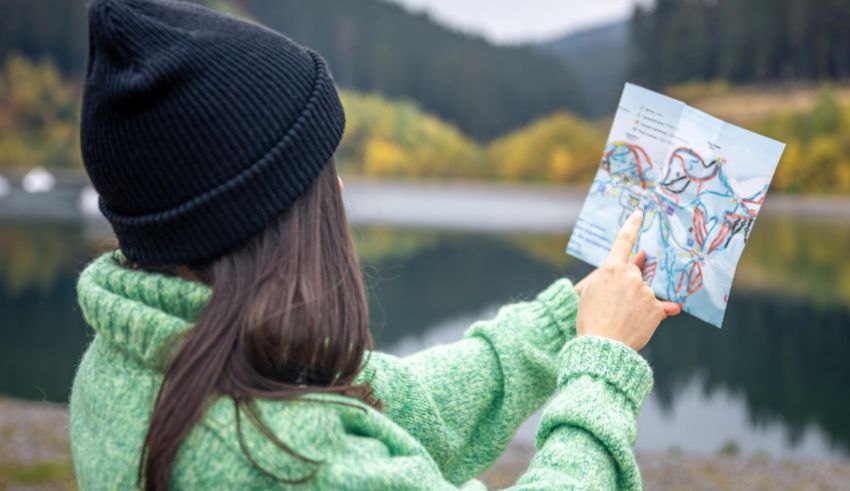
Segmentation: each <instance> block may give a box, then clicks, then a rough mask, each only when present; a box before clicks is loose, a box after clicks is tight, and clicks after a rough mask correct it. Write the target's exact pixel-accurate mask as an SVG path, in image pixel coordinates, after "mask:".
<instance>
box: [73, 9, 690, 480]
mask: <svg viewBox="0 0 850 491" xmlns="http://www.w3.org/2000/svg"><path fill="white" fill-rule="evenodd" d="M89 21H90V54H89V63H88V67H87V72H86V82H85V92H84V100H83V118H82V130H81V140H82V149H83V156H84V161H85V165H86V169H87V171H88V173H89V175H90V177H91V180H92V182H93V184H94V186H95V188H96V189H97V190H98V192H99V193H100V207H101V210H102V211H103V214H104V215H105V216H106V218H107V219H108V220H109V221H110V223H111V224H112V226H113V229H114V231H115V234H116V236H117V237H118V240H119V244H120V251H116V252H114V253H110V254H106V255H104V256H102V257H100V258H99V259H96V260H95V261H94V262H93V263H92V264H91V265H89V266H88V267H87V268H86V270H85V271H84V272H83V273H82V275H81V277H80V280H79V286H78V293H79V301H80V305H81V308H82V311H83V314H84V316H85V318H86V320H87V321H88V323H89V324H90V325H91V326H92V327H93V328H94V330H95V333H96V334H95V337H94V340H93V342H92V344H91V346H90V347H89V348H88V350H87V351H86V354H85V355H84V357H83V359H82V362H81V364H80V367H79V370H78V373H77V376H76V379H75V381H74V387H73V391H72V395H71V424H70V432H71V440H72V450H73V456H74V463H75V468H76V475H77V480H78V483H79V485H80V487H81V488H82V489H98V488H116V487H117V488H133V487H138V486H140V487H143V488H145V489H170V488H179V489H205V488H223V489H259V488H277V487H280V488H288V487H293V488H294V487H301V488H304V489H423V490H424V489H428V490H430V489H456V488H458V487H460V488H462V489H483V485H482V484H481V483H480V482H478V481H475V480H473V479H474V478H475V477H476V476H477V475H478V474H480V473H481V472H482V471H483V470H484V469H486V468H487V467H488V466H489V465H490V464H491V463H492V462H493V461H494V460H495V459H496V458H497V457H498V456H499V454H500V453H501V452H502V451H503V450H504V448H505V446H506V445H507V443H508V442H509V440H510V439H511V436H512V435H513V433H514V431H515V430H516V428H517V427H518V426H519V424H520V423H521V422H522V421H523V420H524V419H525V418H527V417H528V416H529V415H530V414H531V413H532V412H533V411H535V410H536V409H537V408H538V407H540V406H541V405H542V404H543V402H544V401H546V400H547V399H548V398H549V397H550V396H552V395H553V394H554V398H553V400H552V402H551V404H549V406H548V407H547V408H546V409H545V411H544V413H543V418H542V421H541V423H540V428H539V430H538V435H537V439H538V450H537V454H536V456H535V458H534V460H533V461H532V463H531V465H530V467H529V470H528V472H527V473H526V474H525V475H523V476H522V478H521V479H520V481H519V483H518V484H517V488H520V489H574V488H581V489H603V488H612V489H613V488H627V489H635V488H639V487H640V477H639V473H638V468H637V466H636V464H635V460H634V456H633V453H632V445H633V443H634V439H635V414H636V412H637V410H638V407H639V406H640V404H641V402H642V401H643V399H644V397H645V396H646V394H647V392H648V391H649V389H650V386H651V383H652V378H651V371H650V369H649V366H648V365H647V364H646V362H645V361H644V360H643V359H642V358H641V357H640V356H639V355H638V354H637V353H636V351H635V350H637V349H640V348H641V347H642V346H644V345H645V344H646V343H647V341H648V340H649V338H650V337H651V336H652V333H653V332H654V330H655V328H656V327H657V325H658V324H659V322H660V321H661V320H662V319H663V318H664V317H665V316H666V315H671V314H676V313H678V307H677V306H675V305H671V304H666V303H662V302H659V301H658V300H656V299H655V297H654V296H653V295H652V292H651V291H650V290H649V288H648V287H646V286H645V285H644V284H643V283H642V281H641V279H640V270H639V265H640V261H641V260H642V257H643V256H642V255H638V256H637V257H636V259H635V261H633V262H632V263H631V264H630V263H629V262H628V257H629V254H630V252H631V250H632V248H633V245H634V241H635V234H636V230H637V228H638V227H639V224H640V219H641V218H640V215H639V214H637V215H635V216H632V217H631V218H630V219H629V221H628V222H627V223H626V225H625V227H624V229H623V232H622V233H621V236H620V237H619V238H618V240H617V242H616V244H615V245H614V248H613V250H612V253H611V258H610V259H609V261H608V263H606V266H605V267H603V268H600V269H599V270H597V271H596V272H595V273H594V274H592V275H591V276H590V277H589V278H587V279H585V280H583V281H582V282H581V283H579V285H578V286H577V288H576V289H574V288H573V287H572V286H571V284H570V283H569V282H568V281H567V280H560V281H557V282H556V283H555V284H553V285H552V286H550V287H549V288H548V289H547V290H545V291H544V292H543V293H541V294H540V295H539V296H538V297H537V298H536V299H535V300H533V301H530V302H525V303H519V304H514V305H509V306H507V307H504V308H503V309H502V310H501V311H500V312H499V314H498V315H497V316H496V318H494V319H492V320H489V321H484V322H479V323H476V324H475V325H473V326H472V327H471V328H470V330H469V331H468V332H467V334H466V335H465V337H464V339H463V340H460V341H458V342H457V343H454V344H450V345H447V346H438V347H435V348H432V349H430V350H426V351H424V352H422V353H419V354H417V355H414V356H411V357H408V358H404V359H399V358H395V357H392V356H388V355H384V354H380V353H374V352H370V351H368V350H369V349H370V347H371V339H370V336H369V330H368V324H367V319H368V316H367V310H366V300H365V294H364V289H363V285H362V281H361V277H360V270H359V266H358V264H357V259H356V257H355V254H354V251H353V248H352V244H351V238H350V236H349V232H348V228H347V223H346V218H345V213H344V209H343V205H342V201H341V197H340V185H339V183H338V181H337V176H336V171H335V168H334V164H333V153H334V151H335V149H336V147H337V145H338V143H339V140H340V137H341V135H342V131H343V127H344V115H343V111H342V107H341V105H340V102H339V99H338V97H337V94H336V90H335V88H334V85H333V82H332V80H331V78H330V75H329V73H328V71H327V68H326V66H325V64H324V61H323V60H322V59H321V58H320V57H319V56H318V55H316V54H315V53H313V52H312V51H309V50H307V49H305V48H302V47H300V46H298V45H296V44H295V43H293V42H292V41H290V40H289V39H287V38H285V37H283V36H281V35H279V34H277V33H274V32H272V31H270V30H267V29H265V28H262V27H260V26H257V25H254V24H250V23H247V22H243V21H239V20H236V19H232V18H229V17H224V16H221V15H218V14H216V13H213V12H211V11H209V10H206V9H203V8H200V7H197V6H194V5H191V4H187V3H180V2H173V1H166V0H159V1H155V0H114V1H111V0H97V1H94V2H92V3H91V6H90V11H89ZM578 293H580V294H581V300H579V298H578V295H577V294H578ZM612 299H616V301H612Z"/></svg>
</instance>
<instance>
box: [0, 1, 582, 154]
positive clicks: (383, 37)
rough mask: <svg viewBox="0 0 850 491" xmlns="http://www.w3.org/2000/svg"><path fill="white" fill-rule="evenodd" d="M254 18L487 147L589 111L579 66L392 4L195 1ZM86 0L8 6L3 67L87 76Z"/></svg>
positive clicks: (345, 79)
mask: <svg viewBox="0 0 850 491" xmlns="http://www.w3.org/2000/svg"><path fill="white" fill-rule="evenodd" d="M193 1H195V2H197V3H203V4H205V5H207V6H210V7H212V8H215V9H218V10H220V11H224V12H226V13H231V14H237V15H243V16H247V17H251V18H253V19H255V20H257V21H259V22H261V23H263V24H266V25H268V26H269V27H272V28H274V29H277V30H279V31H281V32H283V33H285V34H287V35H289V36H290V37H292V38H294V39H295V40H297V41H299V42H301V43H303V44H306V45H308V46H310V47H312V48H314V49H316V50H317V51H319V52H320V53H322V54H323V55H324V56H325V57H326V58H327V59H328V61H329V62H330V65H331V70H332V72H333V74H334V77H335V79H336V81H337V83H338V84H339V85H341V86H342V87H346V88H350V89H354V90H357V91H361V92H377V93H380V94H383V95H385V96H387V97H390V98H406V99H411V100H414V101H416V102H417V103H418V105H419V106H421V107H422V108H423V109H425V110H427V111H428V112H430V113H433V114H435V115H437V116H439V117H440V118H442V119H445V120H446V121H449V122H452V123H454V124H455V125H457V126H458V127H459V128H461V129H462V130H463V131H464V133H466V134H468V135H471V136H472V137H474V138H475V139H476V140H479V141H486V140H490V139H493V138H495V137H497V136H501V135H503V134H506V133H509V132H510V131H512V130H514V129H517V128H520V127H522V126H524V125H526V124H528V123H529V122H531V121H533V120H535V119H537V118H540V117H542V116H548V115H550V114H552V113H555V112H559V111H564V110H567V111H570V112H573V113H577V114H582V115H583V114H586V111H585V109H586V107H585V105H586V99H587V98H586V95H585V93H584V91H583V89H582V87H581V83H580V82H579V76H578V74H577V73H576V71H575V70H574V69H572V68H571V67H570V66H568V65H566V64H558V63H552V61H551V59H550V58H549V57H548V56H546V55H544V54H542V53H540V52H539V51H538V50H536V49H535V48H534V47H530V46H515V47H502V46H495V45H493V44H490V43H489V42H487V41H485V40H484V39H483V38H480V37H475V36H472V35H469V34H464V33H461V32H458V31H455V30H452V29H450V28H448V27H445V26H443V25H441V24H439V23H437V22H435V21H433V20H432V19H431V18H430V17H429V16H428V15H426V14H421V13H413V12H410V11H408V10H406V9H405V8H404V7H402V6H400V5H398V4H395V3H390V2H388V1H385V0H309V1H308V0H193ZM86 4H87V2H86V0H2V1H0V64H2V62H3V61H4V60H5V59H6V58H7V56H9V55H10V54H12V53H20V54H23V55H24V56H26V57H27V58H29V59H32V60H38V59H42V58H51V59H53V60H54V61H55V62H56V63H57V65H58V66H59V67H60V68H61V70H62V72H63V74H65V75H70V76H72V77H74V78H80V77H81V76H82V73H83V71H84V68H85V59H86V50H87V48H86V40H87V34H86V15H85V9H86Z"/></svg>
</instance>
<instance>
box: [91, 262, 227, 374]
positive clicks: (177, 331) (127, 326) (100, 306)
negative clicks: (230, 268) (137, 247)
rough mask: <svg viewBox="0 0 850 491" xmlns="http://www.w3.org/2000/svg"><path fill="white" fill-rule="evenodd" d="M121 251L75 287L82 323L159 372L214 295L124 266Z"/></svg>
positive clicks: (204, 288)
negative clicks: (177, 339) (174, 347)
mask: <svg viewBox="0 0 850 491" xmlns="http://www.w3.org/2000/svg"><path fill="white" fill-rule="evenodd" d="M125 263H126V258H125V257H124V256H123V255H122V254H121V253H120V252H118V251H116V252H111V253H106V254H104V255H102V256H100V257H99V258H97V259H95V260H94V261H93V262H92V263H91V264H89V265H88V266H87V267H86V268H85V270H83V272H82V274H81V275H80V279H79V281H78V282H77V298H78V301H79V304H80V308H81V310H82V313H83V317H84V318H85V320H86V322H88V324H89V325H90V326H91V327H92V329H94V330H95V332H97V334H98V337H99V339H102V340H103V341H102V342H105V343H107V344H109V345H110V348H112V349H114V350H117V351H118V352H121V353H123V354H125V355H126V356H127V357H128V358H129V359H131V360H134V361H136V362H138V363H139V364H141V365H143V366H145V367H148V368H153V369H157V370H161V369H162V368H163V367H164V364H165V360H166V359H167V356H168V354H169V352H168V349H167V348H168V347H173V346H175V345H178V344H177V343H173V342H172V341H173V340H174V339H175V337H179V336H180V335H181V334H183V333H185V332H186V331H188V330H189V329H190V328H191V327H192V324H193V322H194V321H195V320H196V319H197V317H198V315H200V313H201V311H202V310H203V309H204V307H205V306H206V304H207V302H208V301H209V298H210V295H211V293H212V290H211V289H210V288H209V287H207V286H206V285H203V284H201V283H196V282H191V281H186V280H183V279H181V278H177V277H171V276H165V275H161V274H156V273H149V272H145V271H138V270H132V269H129V268H127V267H125V266H124V264H125Z"/></svg>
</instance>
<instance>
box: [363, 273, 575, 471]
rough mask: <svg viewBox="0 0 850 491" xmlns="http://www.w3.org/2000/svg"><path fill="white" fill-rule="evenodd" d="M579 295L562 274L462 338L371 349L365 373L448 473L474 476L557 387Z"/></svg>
mask: <svg viewBox="0 0 850 491" xmlns="http://www.w3.org/2000/svg"><path fill="white" fill-rule="evenodd" d="M577 305H578V297H577V295H576V293H575V291H574V289H573V286H572V284H571V283H570V282H569V281H568V280H559V281H557V282H555V283H554V284H553V285H551V286H550V287H549V288H547V289H546V290H545V291H543V292H542V293H541V294H540V295H538V296H537V298H536V299H535V300H533V301H530V302H521V303H516V304H512V305H508V306H506V307H503V308H502V309H501V310H500V311H499V313H498V314H497V315H496V317H495V318H494V319H492V320H489V321H481V322H478V323H475V324H474V325H473V326H472V327H471V328H470V329H469V330H468V331H467V333H466V335H465V336H464V339H462V340H461V341H459V342H456V343H453V344H449V345H444V346H437V347H434V348H431V349H428V350H425V351H423V352H420V353H417V354H415V355H412V356H410V357H407V358H403V359H399V358H396V357H392V356H388V355H384V354H380V353H372V354H371V355H370V360H369V362H368V363H367V365H366V367H365V368H364V371H363V374H362V375H361V379H360V380H361V381H368V382H369V383H370V384H371V385H372V387H373V389H374V391H375V395H376V396H377V397H378V398H379V399H381V400H382V402H383V404H384V414H385V415H386V416H387V417H389V418H390V419H392V420H393V421H394V422H396V423H397V424H398V425H400V426H402V427H403V428H404V429H405V430H407V431H408V432H409V433H410V434H411V435H413V436H414V437H415V438H416V439H417V440H419V441H420V442H421V443H422V444H423V446H424V447H425V448H426V449H427V450H428V452H429V453H430V455H431V456H432V458H433V459H434V460H435V461H436V462H437V464H438V466H439V467H440V470H441V472H442V473H443V475H444V476H445V477H446V479H447V480H448V481H450V482H452V483H455V484H459V483H462V482H466V481H468V480H469V479H471V478H474V477H475V476H477V475H478V474H480V473H481V472H482V471H484V470H485V469H486V468H487V467H489V466H490V465H491V464H492V463H493V462H494V461H495V460H496V459H497V458H498V457H499V455H501V454H502V452H503V451H504V449H505V448H506V446H507V444H508V443H509V442H510V440H511V438H512V437H513V434H514V432H515V431H516V429H517V428H518V427H519V425H520V424H521V423H522V422H523V421H524V420H525V419H527V418H528V416H530V415H531V414H532V413H533V412H534V411H535V410H537V409H538V408H539V407H540V406H541V405H542V404H543V403H544V402H545V401H546V400H547V399H548V398H549V397H550V396H551V395H552V393H553V392H554V390H555V386H556V379H557V374H558V366H559V353H560V352H561V349H562V348H563V346H564V344H565V343H566V341H567V340H569V339H572V338H573V337H574V336H575V316H576V310H577Z"/></svg>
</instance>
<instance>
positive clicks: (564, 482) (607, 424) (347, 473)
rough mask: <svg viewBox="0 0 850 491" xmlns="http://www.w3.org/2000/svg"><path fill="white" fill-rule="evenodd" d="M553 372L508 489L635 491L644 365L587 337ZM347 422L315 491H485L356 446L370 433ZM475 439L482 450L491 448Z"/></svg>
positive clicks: (647, 377)
mask: <svg viewBox="0 0 850 491" xmlns="http://www.w3.org/2000/svg"><path fill="white" fill-rule="evenodd" d="M559 365H560V369H559V375H558V387H559V391H558V393H557V395H556V396H555V397H554V398H553V399H552V401H551V402H550V404H549V405H548V406H547V407H546V409H545V410H544V411H543V418H542V419H541V422H540V425H539V427H538V431H537V452H536V453H535V456H534V458H533V459H532V461H531V463H530V464H529V467H528V470H527V471H526V473H525V474H523V475H522V476H521V477H520V479H519V481H518V482H517V483H516V485H515V486H513V487H511V488H509V489H511V490H515V491H530V490H536V491H547V490H553V491H554V490H591V489H593V490H595V489H621V490H639V489H641V481H640V473H639V470H638V467H637V464H636V461H635V458H634V454H633V452H632V447H633V445H634V442H635V438H636V422H635V419H636V414H637V411H638V408H639V407H640V404H641V403H642V401H643V399H644V398H645V397H646V394H647V393H648V392H649V389H650V387H651V385H652V372H651V370H650V368H649V365H648V364H647V363H646V361H644V360H643V358H641V356H640V355H638V354H637V353H636V352H635V351H633V350H632V349H631V348H629V347H628V346H626V345H624V344H621V343H619V342H617V341H612V340H609V339H605V338H598V337H590V336H587V337H581V338H577V339H574V340H572V341H570V342H568V343H567V344H566V346H565V347H564V349H563V351H562V352H561V354H560V357H559ZM351 413H352V414H355V413H354V412H353V411H351ZM351 420H352V421H351V422H349V423H347V424H346V428H347V429H348V431H349V433H350V434H349V435H348V436H347V439H348V440H351V441H350V442H348V444H347V445H345V447H346V448H349V449H350V451H348V452H346V453H345V454H344V455H342V456H340V457H339V458H337V459H334V460H333V461H330V462H329V463H328V465H327V466H325V467H323V468H322V470H321V471H320V472H319V474H318V476H317V478H318V479H319V483H320V485H318V488H320V489H324V487H328V488H333V489H410V490H426V489H427V490H447V491H449V490H458V489H460V490H463V491H485V490H486V488H485V486H484V484H483V483H481V482H480V481H477V480H474V479H473V480H468V481H466V482H463V483H462V484H460V483H458V482H455V480H454V479H451V478H449V476H445V475H444V473H443V472H442V471H441V470H440V469H438V468H437V466H438V464H436V463H435V461H434V460H432V459H428V458H427V457H424V456H421V457H417V456H411V455H405V454H404V453H403V452H400V453H398V454H393V453H392V452H390V451H388V449H387V447H385V446H382V445H380V444H375V443H374V442H371V440H370V439H368V438H364V435H371V434H373V433H374V431H369V430H368V429H367V428H364V425H367V426H368V419H367V418H365V417H362V416H361V417H353V418H351ZM478 436H479V437H480V438H482V440H483V441H484V443H485V444H486V443H488V442H490V441H491V440H490V439H489V438H488V435H486V434H483V433H482V434H480V435H478ZM369 443H372V446H371V447H369V448H370V449H371V450H370V451H368V452H367V450H368V449H367V445H368V444H369ZM480 448H483V446H482V447H480ZM323 486H324V487H323ZM458 486H459V487H458Z"/></svg>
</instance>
